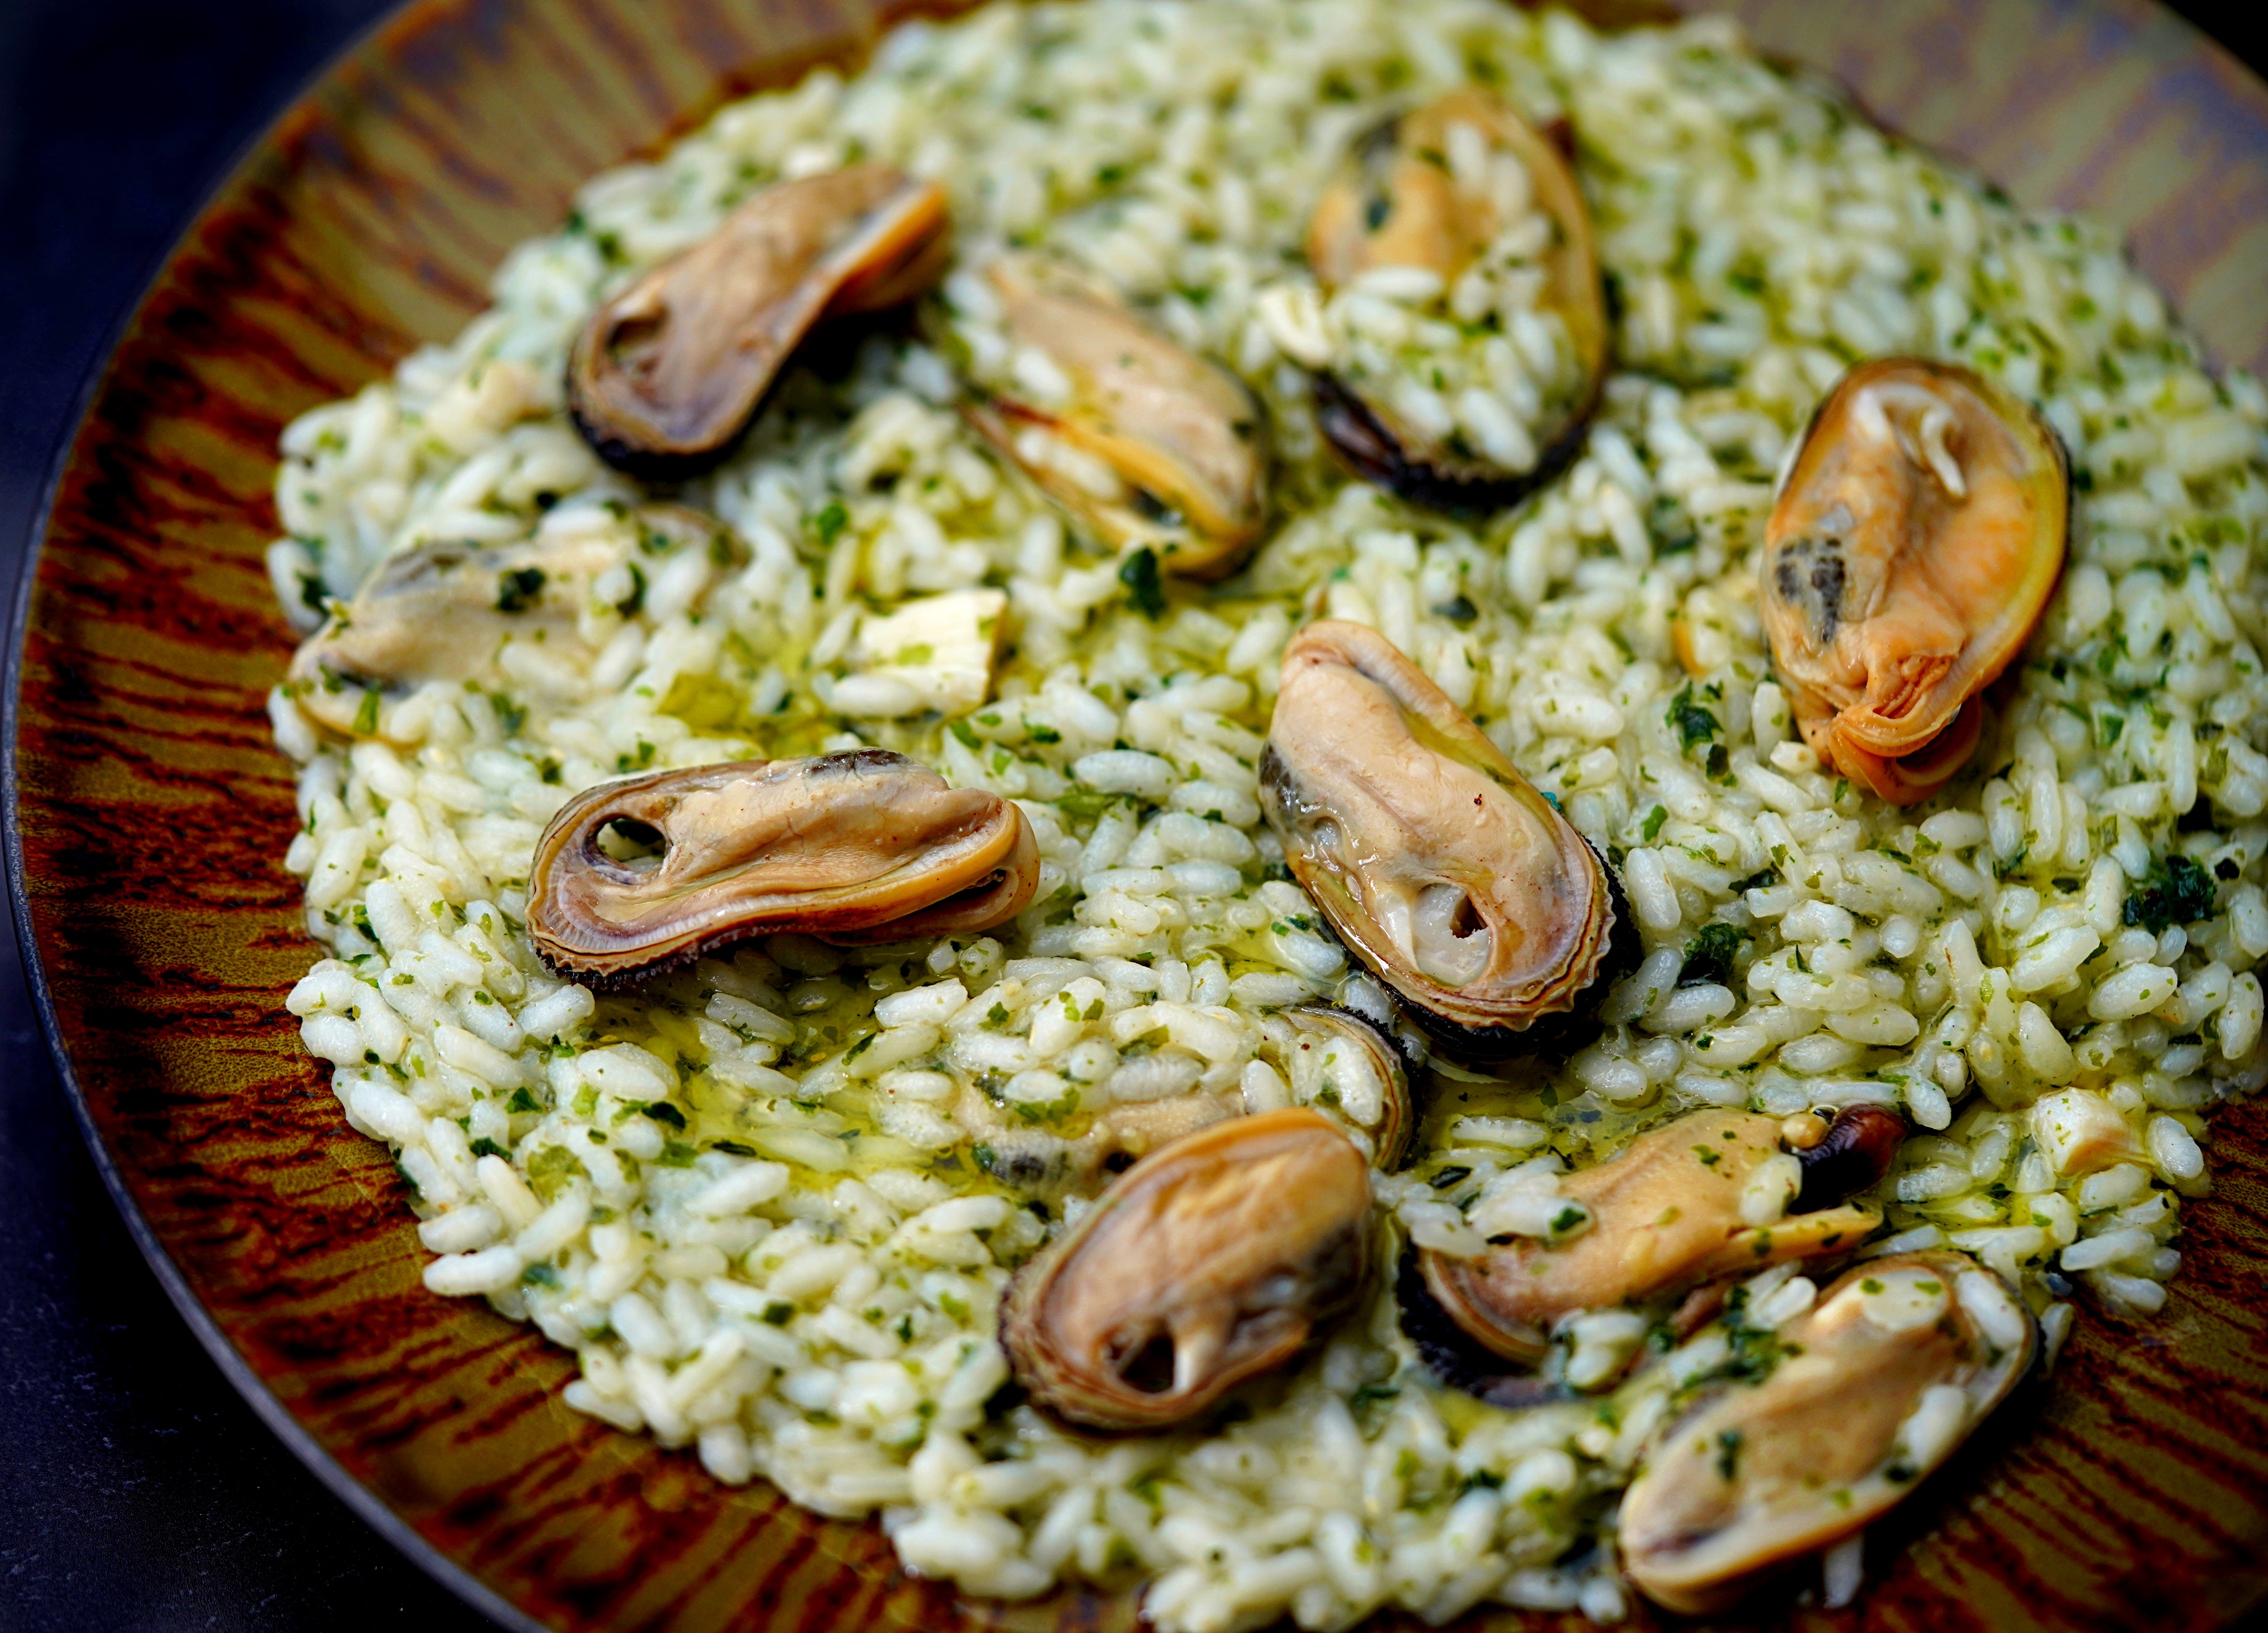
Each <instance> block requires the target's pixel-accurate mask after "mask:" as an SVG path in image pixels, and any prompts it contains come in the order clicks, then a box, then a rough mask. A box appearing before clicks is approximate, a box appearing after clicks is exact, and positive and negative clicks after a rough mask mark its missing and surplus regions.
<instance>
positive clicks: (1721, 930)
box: [1677, 922, 1748, 986]
mask: <svg viewBox="0 0 2268 1633" xmlns="http://www.w3.org/2000/svg"><path fill="white" fill-rule="evenodd" d="M1747 940H1748V936H1747V935H1744V934H1743V933H1742V930H1741V927H1739V926H1738V925H1734V924H1725V923H1721V922H1719V923H1715V924H1705V925H1703V926H1702V927H1701V933H1700V934H1699V935H1696V936H1695V937H1694V938H1693V939H1692V940H1691V941H1690V942H1686V943H1685V967H1684V968H1683V970H1681V971H1680V972H1678V976H1677V984H1678V985H1679V986H1701V985H1703V984H1704V983H1706V982H1712V981H1713V982H1715V983H1716V984H1717V985H1718V986H1729V985H1730V984H1731V982H1732V979H1733V960H1734V958H1736V957H1739V956H1740V951H1741V943H1742V942H1745V941H1747Z"/></svg>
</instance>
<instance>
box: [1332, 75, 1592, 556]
mask: <svg viewBox="0 0 2268 1633" xmlns="http://www.w3.org/2000/svg"><path fill="white" fill-rule="evenodd" d="M1307 255H1308V260H1309V262H1310V264H1311V265H1312V267H1313V269H1314V274H1315V277H1316V279H1317V281H1318V282H1319V283H1320V284H1321V285H1322V289H1323V291H1324V292H1325V293H1326V294H1327V295H1329V294H1333V293H1335V292H1338V291H1342V290H1346V289H1349V288H1355V289H1358V290H1360V289H1364V288H1365V287H1366V282H1367V284H1369V285H1379V284H1398V283H1401V282H1403V281H1404V279H1405V278H1406V277H1407V275H1410V274H1416V275H1418V277H1420V278H1423V279H1428V280H1430V282H1428V283H1426V284H1425V288H1426V289H1428V290H1432V291H1433V293H1432V298H1431V300H1430V302H1425V303H1420V304H1421V309H1420V311H1419V312H1418V318H1419V320H1420V324H1421V326H1422V323H1423V321H1425V320H1426V319H1432V320H1433V327H1434V328H1435V329H1441V330H1442V331H1443V333H1442V338H1443V339H1445V340H1448V341H1449V342H1450V344H1455V343H1454V339H1453V338H1452V337H1453V336H1457V335H1459V334H1462V335H1464V336H1467V337H1468V338H1470V337H1471V336H1473V335H1475V334H1476V333H1481V334H1491V333H1492V336H1493V338H1495V339H1496V340H1498V341H1500V342H1501V344H1499V346H1498V348H1497V351H1496V357H1497V359H1498V360H1497V361H1496V362H1495V363H1493V364H1492V365H1491V366H1489V367H1488V368H1487V369H1486V370H1484V372H1483V373H1479V374H1476V375H1475V377H1474V378H1472V379H1471V380H1469V381H1459V382H1456V395H1455V399H1454V401H1448V402H1444V401H1443V400H1442V397H1441V395H1440V392H1439V391H1438V390H1437V389H1436V386H1437V384H1438V383H1440V382H1437V381H1436V380H1435V379H1434V378H1433V376H1435V375H1436V374H1437V373H1438V372H1439V367H1438V365H1436V364H1433V363H1432V360H1431V357H1430V353H1429V348H1428V347H1427V346H1426V345H1425V344H1424V343H1423V342H1422V341H1419V342H1418V343H1416V344H1415V348H1414V350H1413V349H1412V343H1411V342H1410V340H1409V339H1407V338H1403V339H1400V340H1398V341H1397V340H1396V339H1395V338H1394V337H1393V336H1395V334H1396V333H1397V332H1398V331H1401V330H1403V329H1406V328H1407V327H1409V325H1407V324H1406V323H1403V322H1396V323H1393V324H1390V325H1389V326H1388V329H1386V330H1384V331H1381V332H1377V333H1373V334H1370V335H1369V337H1368V338H1367V339H1364V338H1361V337H1359V336H1363V335H1364V334H1366V332H1367V330H1366V326H1365V325H1364V324H1362V323H1361V322H1360V321H1341V322H1340V323H1339V324H1337V328H1338V329H1340V330H1341V331H1343V332H1340V333H1338V334H1337V335H1336V336H1332V337H1331V338H1330V339H1329V340H1328V341H1327V342H1326V345H1327V350H1328V351H1329V357H1328V358H1320V357H1319V358H1313V359H1308V360H1312V361H1314V362H1316V363H1318V364H1319V365H1320V366H1319V367H1318V368H1317V370H1316V374H1315V406H1316V413H1317V417H1318V422H1319V424H1320V425H1321V426H1322V432H1323V434H1324V435H1325V436H1326V437H1327V438H1329V440H1330V442H1331V445H1332V446H1333V447H1335V448H1337V450H1338V452H1339V454H1340V455H1341V456H1342V457H1343V458H1344V459H1345V460H1346V462H1348V463H1349V464H1351V466H1353V467H1354V469H1356V470H1358V471H1359V472H1360V473H1361V474H1363V475H1364V476H1366V477H1370V478H1371V479H1372V480H1373V481H1375V482H1378V483H1381V484H1384V485H1385V486H1387V487H1388V488H1390V489H1392V490H1393V491H1395V492H1396V493H1399V494H1401V495H1402V496H1403V498H1404V499H1410V501H1412V502H1413V503H1416V504H1421V505H1426V506H1432V507H1434V508H1437V509H1442V510H1448V511H1454V512H1462V513H1478V512H1486V511H1492V510H1498V509H1501V508H1502V507H1503V506H1506V505H1509V504H1511V503H1513V501H1514V500H1516V499H1519V498H1520V496H1521V494H1522V493H1524V492H1526V491H1528V490H1529V489H1531V488H1533V487H1534V486H1535V485H1536V484H1538V483H1540V482H1542V481H1543V480H1545V479H1546V478H1547V477H1550V475H1551V473H1552V472H1553V471H1554V470H1556V469H1558V468H1559V467H1560V466H1562V465H1564V464H1565V462H1566V461H1567V460H1568V459H1569V458H1571V457H1572V454H1573V453H1574V451H1575V448H1576V447H1577V446H1578V445H1579V444H1580V441H1581V440H1582V434H1583V427H1584V425H1585V423H1586V422H1587V420H1588V419H1589V417H1590V415H1591V412H1592V410H1593V409H1594V407H1595V406H1596V405H1597V402H1598V396H1599V392H1600V390H1601V388H1602V386H1603V384H1604V382H1605V380H1606V375H1607V353H1608V325H1607V307H1606V294H1605V285H1604V284H1603V283H1602V280H1601V277H1600V272H1599V260H1598V252H1597V250H1596V248H1595V247H1594V243H1593V240H1592V234H1591V218H1590V211H1589V209H1588V208H1587V205H1586V204H1585V203H1584V202H1583V194H1582V188H1581V187H1580V184H1579V183H1578V182H1577V181H1576V178H1575V173H1574V170H1573V168H1572V166H1571V165H1570V163H1569V162H1568V159H1567V156H1566V154H1565V153H1564V152H1562V151H1561V150H1560V149H1559V148H1557V147H1556V146H1554V145H1553V144H1552V143H1551V142H1550V141H1549V140H1547V139H1546V138H1545V137H1543V135H1542V134H1541V133H1540V132H1538V131H1537V130H1536V129H1535V128H1534V127H1533V126H1531V125H1529V124H1528V122H1527V121H1526V120H1524V119H1522V118H1521V116H1520V115H1519V114H1517V113H1515V112H1514V111H1513V109H1512V108H1511V107H1509V106H1508V105H1507V104H1506V103H1505V101H1504V100H1502V99H1501V98H1499V97H1498V96H1496V95H1495V94H1493V93H1492V92H1487V91H1484V90H1480V89H1477V88H1473V87H1467V88H1464V89H1462V90H1457V91H1453V92H1449V93H1448V94H1447V95H1446V96H1443V97H1440V98H1438V99H1437V100H1433V101H1432V102H1428V103H1426V104H1425V106H1424V107H1419V108H1417V109H1415V110H1413V111H1411V112H1410V113H1407V114H1404V115H1401V116H1400V117H1398V118H1395V119H1393V120H1389V121H1388V122H1386V123H1385V124H1383V125H1381V126H1379V127H1378V128H1377V129H1373V130H1372V131H1370V132H1369V133H1368V134H1366V136H1364V137H1362V138H1361V139H1360V140H1359V141H1358V142H1357V143H1356V144H1355V147H1354V151H1353V152H1352V153H1351V155H1350V156H1349V158H1348V159H1347V161H1346V163H1345V165H1344V166H1343V167H1342V168H1341V169H1340V171H1339V173H1338V174H1337V177H1336V178H1334V179H1333V181H1331V183H1330V184H1329V186H1328V187H1327V188H1325V189H1324V191H1323V194H1322V197H1321V199H1319V200H1318V202H1317V203H1316V206H1315V211H1314V217H1313V218H1312V219H1311V220H1310V222H1309V225H1308V233H1307ZM1373 274H1384V275H1386V276H1385V277H1383V278H1382V279H1381V278H1380V277H1373V276H1372V275H1373ZM1403 299H1410V295H1409V294H1407V293H1405V294H1403ZM1338 304H1341V305H1343V303H1338ZM1436 307H1438V308H1439V310H1438V311H1435V310H1434V309H1433V308H1436ZM1340 315H1341V317H1342V319H1343V320H1347V318H1348V314H1344V312H1342V313H1341V314H1340ZM1375 327H1376V326H1375V325H1372V326H1369V328H1370V329H1375ZM1515 331H1516V335H1515ZM1515 337H1516V339H1517V340H1518V342H1519V344H1513V341H1514V338H1515ZM1419 358H1425V360H1426V366H1424V367H1423V368H1421V367H1419V366H1418V363H1417V360H1418V359H1419ZM1421 376H1423V377H1422V378H1421Z"/></svg>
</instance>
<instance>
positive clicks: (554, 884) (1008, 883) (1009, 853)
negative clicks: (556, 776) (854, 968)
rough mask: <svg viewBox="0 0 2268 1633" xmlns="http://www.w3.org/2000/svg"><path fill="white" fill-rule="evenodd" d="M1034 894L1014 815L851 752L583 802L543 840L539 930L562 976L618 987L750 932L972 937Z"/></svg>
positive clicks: (883, 754) (894, 760)
mask: <svg viewBox="0 0 2268 1633" xmlns="http://www.w3.org/2000/svg"><path fill="white" fill-rule="evenodd" d="M640 848H643V849H644V852H645V853H644V854H637V853H636V852H637V850H638V849H640ZM624 850H627V851H630V852H632V853H631V854H629V855H622V854H620V852H621V851H624ZM1038 885H1039V849H1038V846H1037V843H1036V841H1035V839H1034V838H1033V835H1032V830H1031V825H1030V824H1028V823H1027V822H1026V821H1025V819H1024V815H1023V813H1022V812H1021V811H1020V810H1018V809H1016V807H1015V806H1014V805H1013V804H1012V803H1010V802H1008V801H1005V800H1003V799H1002V798H1000V797H999V796H998V794H990V793H987V792H985V791H983V789H978V788H955V787H950V786H948V785H947V784H946V780H945V779H943V778H942V777H939V775H938V774H937V773H936V772H933V771H932V770H930V769H929V768H928V767H927V766H925V765H920V764H919V763H917V762H916V761H914V760H909V759H908V758H906V757H904V756H903V755H901V754H893V753H890V752H888V751H887V750H881V749H855V750H851V751H849V752H847V753H841V754H823V755H821V756H819V757H816V758H814V759H804V760H747V761H741V762H739V763H737V764H733V765H703V766H700V767H698V768H696V769H694V770H690V771H666V772H655V773H654V774H652V776H646V777H633V778H630V780H627V781H623V782H612V783H606V784H603V785H601V786H600V787H595V788H592V789H589V790H587V791H585V793H582V794H578V795H577V796H576V797H575V798H574V799H572V800H570V801H569V802H567V803H566V804H565V805H564V806H563V807H561V808H560V810H559V814H558V815H557V816H556V817H553V818H552V819H551V825H550V826H549V828H547V829H546V830H545V831H544V833H543V837H542V839H540V840H539V841H538V842H537V844H536V847H535V856H534V861H533V862H532V863H531V864H530V867H529V871H528V887H529V894H528V903H527V929H528V935H529V937H530V939H531V940H533V941H534V944H535V950H536V951H537V953H538V954H540V955H541V957H542V959H543V961H544V963H545V964H548V965H549V966H550V967H551V969H552V970H554V971H555V972H557V973H558V974H560V975H563V976H565V977H567V978H569V979H572V980H577V981H580V982H582V983H584V984H585V985H586V986H616V985H620V984H621V983H622V982H624V981H628V980H631V979H637V978H639V977H643V976H645V975H649V974H652V973H653V972H657V971H659V970H663V969H667V968H671V967H674V966H675V965H677V964H683V963H685V962H686V961H687V960H689V959H691V958H694V957H698V956H699V955H700V954H702V953H704V952H706V951H708V950H711V949H712V948H715V947H718V946H720V945H723V944H724V943H725V942H734V941H740V940H742V939H744V938H746V937H748V936H752V935H777V934H780V933H783V932H787V931H795V932H799V933H801V934H803V935H814V936H817V937H819V938H820V939H821V940H823V941H829V942H843V943H857V942H882V941H891V942H895V941H913V940H917V939H919V938H924V937H929V936H937V935H970V934H974V933H975V932H976V931H979V930H985V929H990V928H991V927H993V926H995V925H998V924H1001V923H1004V922H1005V921H1006V920H1009V919H1012V918H1013V917H1015V915H1016V914H1017V913H1020V912H1022V911H1023V909H1024V908H1025V906H1026V905H1028V904H1029V903H1030V901H1031V898H1032V894H1033V892H1034V890H1036V889H1037V888H1038Z"/></svg>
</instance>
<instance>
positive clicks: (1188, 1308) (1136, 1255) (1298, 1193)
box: [1000, 1106, 1370, 1431]
mask: <svg viewBox="0 0 2268 1633" xmlns="http://www.w3.org/2000/svg"><path fill="white" fill-rule="evenodd" d="M1369 1258H1370V1166H1369V1164H1367V1163H1366V1162H1365V1161H1364V1160H1363V1156H1362V1153H1361V1152H1360V1151H1359V1150H1358V1149H1356V1148H1355V1146H1354V1144H1353V1142H1351V1141H1350V1140H1349V1139H1348V1138H1347V1137H1346V1135H1345V1134H1344V1133H1342V1132H1341V1131H1340V1130H1339V1128H1338V1127H1337V1126H1336V1125H1335V1124H1333V1123H1332V1122H1331V1120H1330V1119H1329V1118H1327V1117H1324V1116H1323V1115H1322V1113H1320V1112H1314V1111H1310V1110H1308V1109H1307V1108H1305V1107H1300V1106H1295V1107H1292V1108H1291V1109H1289V1110H1286V1111H1280V1112H1267V1113H1265V1114H1263V1115H1262V1116H1258V1117H1239V1118H1233V1119H1230V1120H1228V1121H1226V1122H1222V1123H1216V1124H1214V1125H1213V1126H1212V1127H1209V1128H1204V1129H1201V1130H1199V1131H1198V1132H1197V1133H1196V1134H1189V1135H1187V1136H1185V1137H1184V1138H1182V1139H1179V1140H1176V1141H1175V1142H1172V1143H1171V1144H1169V1145H1167V1146H1164V1147H1161V1148H1160V1149H1158V1150H1155V1151H1153V1152H1152V1153H1151V1154H1150V1155H1149V1156H1145V1157H1144V1158H1143V1159H1142V1160H1141V1161H1140V1162H1138V1163H1137V1164H1134V1166H1133V1167H1131V1168H1130V1169H1128V1170H1127V1171H1125V1172H1124V1173H1123V1174H1121V1175H1120V1176H1119V1177H1118V1179H1116V1181H1115V1182H1114V1183H1113V1184H1112V1185H1111V1186H1110V1187H1109V1189H1108V1190H1107V1191H1105V1192H1104V1193H1102V1195H1101V1198H1100V1199H1099V1200H1098V1201H1096V1202H1095V1204H1094V1207H1093V1208H1090V1209H1089V1210H1088V1211H1087V1212H1086V1215H1085V1216H1083V1217H1082V1218H1081V1219H1080V1220H1079V1223H1078V1224H1076V1225H1075V1226H1073V1227H1072V1228H1071V1230H1069V1231H1067V1232H1066V1233H1065V1234H1064V1235H1063V1236H1062V1237H1061V1238H1057V1240H1056V1241H1055V1242H1054V1243H1052V1244H1051V1245H1049V1246H1048V1247H1047V1248H1046V1249H1044V1250H1043V1251H1042V1252H1041V1253H1040V1254H1039V1256H1038V1257H1037V1258H1035V1259H1034V1260H1032V1261H1031V1262H1030V1263H1029V1264H1027V1265H1026V1266H1025V1267H1024V1268H1023V1269H1022V1270H1021V1271H1020V1272H1019V1273H1018V1275H1017V1276H1016V1279H1015V1281H1014V1282H1013V1284H1012V1285H1011V1286H1010V1288H1009V1290H1008V1294H1007V1297H1005V1299H1004V1300H1003V1301H1002V1304H1001V1312H1000V1342H1001V1346H1002V1348H1003V1349H1005V1350H1006V1352H1007V1356H1008V1360H1009V1363H1010V1365H1011V1367H1012V1368H1013V1371H1014V1373H1015V1376H1016V1378H1017V1381H1019V1382H1020V1383H1021V1384H1022V1385H1024V1387H1025V1388H1026V1389H1027V1390H1029V1391H1030V1392H1031V1396H1032V1399H1033V1400H1035V1402H1036V1403H1038V1404H1039V1405H1040V1406H1042V1407H1043V1408H1046V1409H1047V1410H1048V1411H1050V1412H1052V1413H1054V1414H1055V1415H1057V1417H1060V1418H1062V1419H1063V1420H1064V1421H1065V1422H1070V1423H1073V1424H1077V1425H1079V1426H1081V1427H1084V1428H1088V1429H1099V1430H1116V1431H1130V1430H1154V1429H1162V1428H1166V1427H1167V1426H1169V1425H1171V1424H1175V1423H1179V1422H1186V1421H1187V1420H1188V1419H1189V1418H1191V1417H1194V1416H1196V1415H1197V1414H1199V1413H1201V1412H1203V1411H1204V1410H1205V1409H1206V1408H1209V1407H1211V1406H1212V1405H1213V1404H1214V1403H1215V1402H1216V1401H1218V1400H1219V1399H1220V1398H1221V1397H1222V1396H1223V1395H1224V1394H1226V1393H1228V1391H1229V1390H1231V1389H1233V1388H1234V1387H1235V1386H1236V1385H1239V1384H1241V1383H1242V1382H1244V1381H1245V1380H1246V1379H1248V1378H1253V1377H1256V1376H1257V1375H1258V1374H1260V1373H1262V1372H1264V1371H1269V1370H1270V1369H1272V1368H1275V1367H1278V1366H1281V1365H1283V1364H1284V1363H1285V1362H1287V1361H1289V1360H1291V1359H1292V1357H1293V1356H1296V1355H1297V1354H1299V1353H1300V1350H1302V1349H1306V1348H1307V1345H1308V1344H1309V1343H1310V1342H1311V1341H1313V1340H1314V1338H1316V1337H1317V1336H1318V1335H1319V1334H1320V1332H1321V1330H1322V1327H1323V1326H1325V1325H1326V1324H1327V1323H1329V1321H1330V1320H1332V1319H1334V1318H1335V1317H1337V1316H1338V1315H1340V1314H1341V1313H1343V1312H1345V1311H1346V1310H1347V1309H1348V1308H1349V1307H1351V1305H1352V1304H1353V1303H1354V1302H1355V1300H1356V1298H1357V1297H1358V1296H1359V1294H1360V1292H1361V1290H1362V1285H1363V1282H1364V1278H1365V1275H1366V1272H1367V1268H1368V1265H1369Z"/></svg>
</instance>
